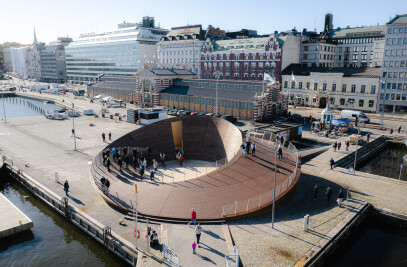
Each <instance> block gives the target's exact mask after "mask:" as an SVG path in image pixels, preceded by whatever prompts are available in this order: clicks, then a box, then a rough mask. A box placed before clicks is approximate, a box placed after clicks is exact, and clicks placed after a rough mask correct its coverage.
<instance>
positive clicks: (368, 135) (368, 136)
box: [366, 133, 370, 143]
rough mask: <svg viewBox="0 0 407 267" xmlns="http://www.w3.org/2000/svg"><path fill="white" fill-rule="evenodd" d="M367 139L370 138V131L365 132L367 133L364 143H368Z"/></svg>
mask: <svg viewBox="0 0 407 267" xmlns="http://www.w3.org/2000/svg"><path fill="white" fill-rule="evenodd" d="M369 139H370V133H367V135H366V143H369Z"/></svg>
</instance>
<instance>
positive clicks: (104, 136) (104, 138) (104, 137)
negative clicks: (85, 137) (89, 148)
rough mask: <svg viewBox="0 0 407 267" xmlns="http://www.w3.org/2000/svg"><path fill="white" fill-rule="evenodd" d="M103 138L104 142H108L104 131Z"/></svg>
mask: <svg viewBox="0 0 407 267" xmlns="http://www.w3.org/2000/svg"><path fill="white" fill-rule="evenodd" d="M102 140H103V142H106V135H105V133H104V132H103V133H102Z"/></svg>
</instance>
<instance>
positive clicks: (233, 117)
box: [221, 115, 237, 123]
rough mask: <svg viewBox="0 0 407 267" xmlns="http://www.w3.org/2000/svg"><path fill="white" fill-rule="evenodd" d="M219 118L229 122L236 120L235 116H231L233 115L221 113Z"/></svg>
mask: <svg viewBox="0 0 407 267" xmlns="http://www.w3.org/2000/svg"><path fill="white" fill-rule="evenodd" d="M221 118H222V119H224V120H227V121H229V122H231V123H235V122H237V119H236V117H235V116H233V115H223V116H222V117H221Z"/></svg>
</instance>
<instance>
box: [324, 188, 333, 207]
mask: <svg viewBox="0 0 407 267" xmlns="http://www.w3.org/2000/svg"><path fill="white" fill-rule="evenodd" d="M325 195H326V199H327V200H328V203H329V202H330V201H331V196H332V188H331V186H329V187H328V188H327V189H326V192H325Z"/></svg>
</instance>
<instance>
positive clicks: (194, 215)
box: [188, 209, 196, 226]
mask: <svg viewBox="0 0 407 267" xmlns="http://www.w3.org/2000/svg"><path fill="white" fill-rule="evenodd" d="M192 222H193V223H194V226H195V225H196V211H195V209H192V211H191V221H190V222H189V223H188V225H190V224H191V223H192Z"/></svg>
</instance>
